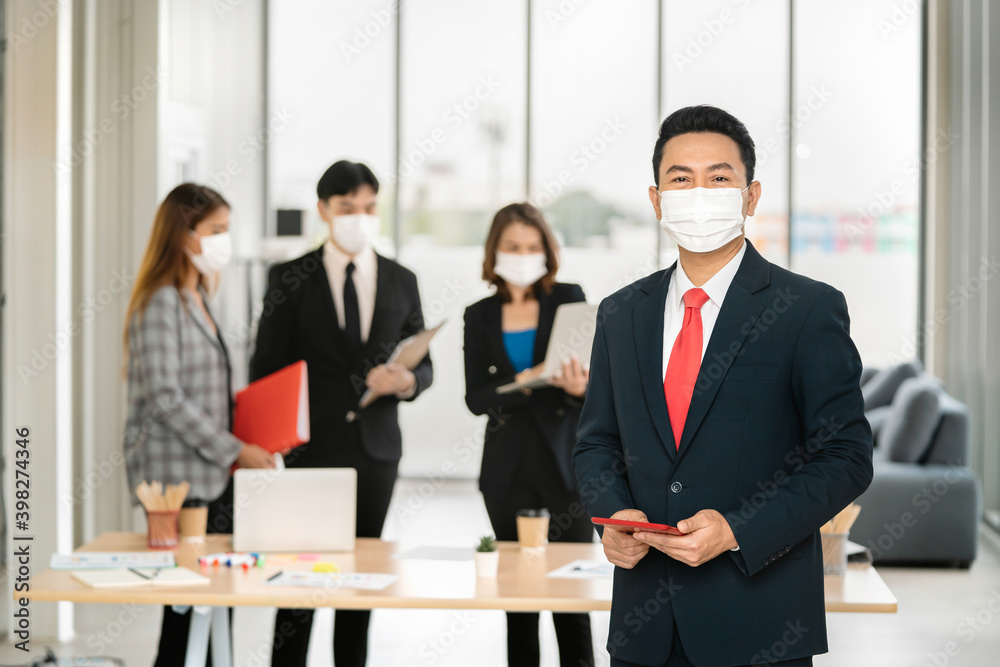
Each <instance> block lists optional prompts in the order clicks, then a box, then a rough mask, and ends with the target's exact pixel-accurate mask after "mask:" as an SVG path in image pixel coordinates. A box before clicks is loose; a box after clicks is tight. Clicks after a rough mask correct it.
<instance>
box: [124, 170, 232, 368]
mask: <svg viewBox="0 0 1000 667" xmlns="http://www.w3.org/2000/svg"><path fill="white" fill-rule="evenodd" d="M223 207H225V208H230V206H229V202H227V201H226V200H225V199H224V198H223V197H222V195H220V194H219V193H218V192H216V191H215V190H213V189H212V188H210V187H207V186H204V185H198V184H196V183H181V184H180V185H178V186H177V187H176V188H174V189H173V190H171V191H170V194H168V195H167V197H166V199H164V200H163V203H162V204H160V208H159V209H158V210H157V211H156V219H155V220H154V221H153V230H152V232H150V235H149V243H148V244H147V245H146V252H145V253H144V254H143V256H142V263H141V264H140V265H139V272H138V273H137V274H136V277H135V284H134V285H133V286H132V296H131V298H130V299H129V303H128V312H127V313H126V315H125V354H126V356H127V355H128V347H129V346H128V329H129V323H130V322H131V321H132V317H133V315H136V314H138V316H139V318H140V319H141V318H142V316H143V314H144V313H145V312H146V306H148V305H149V301H150V299H152V298H153V293H154V292H156V290H158V289H160V288H161V287H163V286H164V285H173V286H174V287H176V288H177V289H180V288H181V287H182V285H183V284H184V278H185V277H186V276H187V274H188V271H189V270H190V266H191V260H189V259H188V256H187V253H186V252H184V249H185V247H186V245H185V241H186V237H187V235H188V233H189V232H190V231H192V230H193V229H194V228H195V226H197V224H198V223H199V222H201V221H202V220H204V219H205V218H207V217H208V216H210V215H212V214H213V213H215V211H217V210H219V209H220V208H223ZM199 281H200V283H201V285H202V287H204V288H205V289H206V290H208V289H209V288H210V285H209V282H208V278H207V277H206V276H201V277H200V278H199Z"/></svg>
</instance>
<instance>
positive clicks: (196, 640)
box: [174, 607, 228, 667]
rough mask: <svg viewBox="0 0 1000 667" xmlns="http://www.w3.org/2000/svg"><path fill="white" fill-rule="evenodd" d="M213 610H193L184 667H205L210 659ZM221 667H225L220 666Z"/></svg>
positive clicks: (206, 608) (193, 608)
mask: <svg viewBox="0 0 1000 667" xmlns="http://www.w3.org/2000/svg"><path fill="white" fill-rule="evenodd" d="M178 609H179V607H174V610H175V611H176V610H178ZM212 609H213V608H212V607H192V608H191V629H190V630H189V631H188V644H187V654H186V655H185V656H184V667H205V662H206V659H207V658H208V635H209V629H210V623H209V621H210V620H211V619H210V616H209V614H210V612H211V611H212ZM185 611H186V610H185ZM179 613H184V612H179ZM227 634H228V633H227ZM227 646H228V644H227ZM213 657H214V656H213ZM213 665H214V663H213ZM220 667H223V666H222V665H220Z"/></svg>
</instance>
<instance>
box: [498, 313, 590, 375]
mask: <svg viewBox="0 0 1000 667" xmlns="http://www.w3.org/2000/svg"><path fill="white" fill-rule="evenodd" d="M596 330H597V304H591V303H586V302H583V301H581V302H577V303H564V304H562V305H561V306H559V307H558V308H557V309H556V316H555V319H554V320H553V321H552V333H551V334H550V335H549V346H548V347H547V348H546V349H545V361H544V364H545V367H544V370H543V371H542V374H541V375H540V376H538V377H536V378H532V379H530V380H525V381H524V382H511V383H508V384H505V385H502V386H500V387H497V393H498V394H509V393H511V392H514V391H520V390H522V389H534V388H536V387H544V386H545V385H547V384H548V383H549V378H551V377H555V376H556V375H557V374H558V373H559V372H560V371H561V370H562V366H563V362H564V361H568V360H569V359H570V358H572V357H573V356H576V357H577V358H578V359H579V360H580V364H581V365H585V364H589V363H590V349H591V347H592V346H593V344H594V333H595V332H596Z"/></svg>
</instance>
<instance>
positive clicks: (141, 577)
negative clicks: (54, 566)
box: [70, 567, 211, 588]
mask: <svg viewBox="0 0 1000 667" xmlns="http://www.w3.org/2000/svg"><path fill="white" fill-rule="evenodd" d="M70 575H71V576H72V577H73V578H74V579H76V580H77V581H79V582H80V583H82V584H86V585H88V586H92V587H94V588H119V587H123V586H203V585H206V584H208V583H210V581H211V580H210V579H209V578H208V577H206V576H203V575H200V574H198V573H197V572H193V571H191V570H189V569H187V568H186V567H171V568H142V569H138V568H136V569H118V570H107V569H102V570H73V571H71V572H70Z"/></svg>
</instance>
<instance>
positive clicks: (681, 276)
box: [670, 237, 747, 310]
mask: <svg viewBox="0 0 1000 667" xmlns="http://www.w3.org/2000/svg"><path fill="white" fill-rule="evenodd" d="M746 251H747V241H746V238H745V237H744V239H743V245H742V246H741V247H740V251H739V252H738V253H736V255H735V256H734V257H733V258H732V259H731V260H729V261H728V262H727V263H726V265H725V266H723V267H722V268H721V269H719V271H718V273H716V274H715V275H714V276H712V277H711V278H709V280H708V282H706V283H705V284H704V285H702V286H701V289H703V290H705V294H707V295H708V298H709V300H710V301H711V302H712V303H713V304H715V306H716V307H717V308H720V309H721V308H722V302H723V300H725V298H726V292H728V291H729V286H730V285H731V284H732V282H733V278H735V277H736V272H737V271H738V270H739V268H740V263H741V262H742V261H743V255H745V254H746ZM671 286H672V287H674V288H675V289H674V290H673V294H672V296H671V304H670V305H671V306H672V307H673V308H674V309H675V310H683V309H684V293H685V292H687V291H688V290H689V289H693V288H694V283H693V282H691V279H690V278H688V275H687V274H686V273H685V272H684V267H683V266H681V260H680V259H678V260H677V266H676V268H675V269H674V280H673V285H671Z"/></svg>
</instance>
